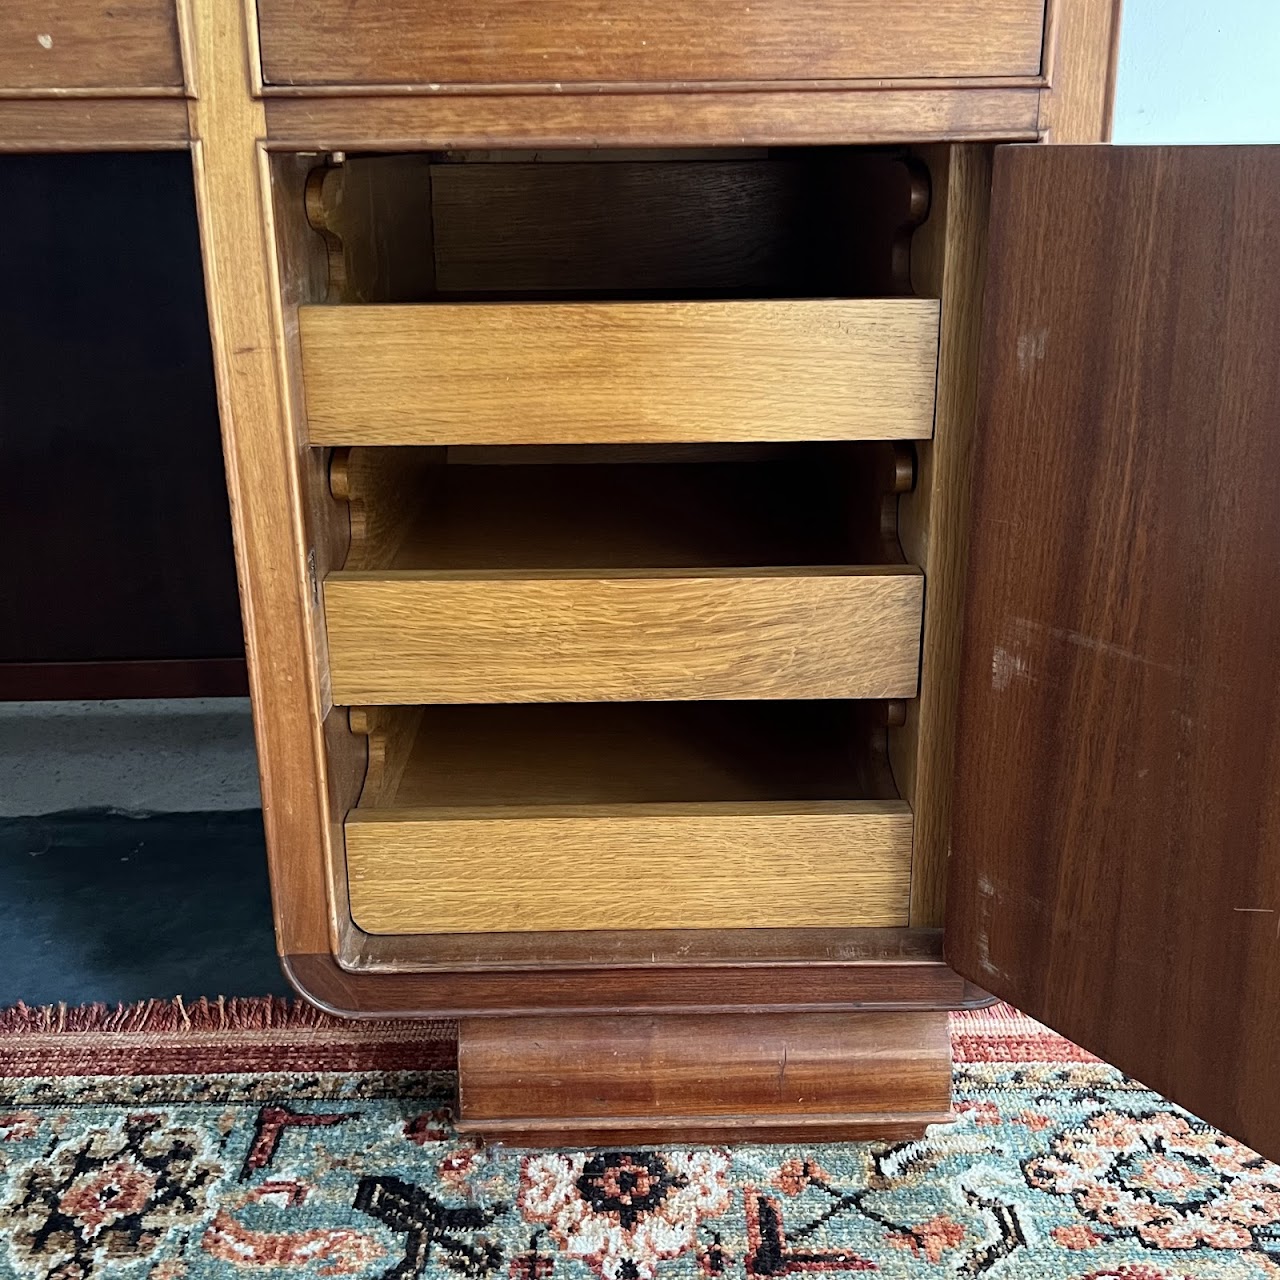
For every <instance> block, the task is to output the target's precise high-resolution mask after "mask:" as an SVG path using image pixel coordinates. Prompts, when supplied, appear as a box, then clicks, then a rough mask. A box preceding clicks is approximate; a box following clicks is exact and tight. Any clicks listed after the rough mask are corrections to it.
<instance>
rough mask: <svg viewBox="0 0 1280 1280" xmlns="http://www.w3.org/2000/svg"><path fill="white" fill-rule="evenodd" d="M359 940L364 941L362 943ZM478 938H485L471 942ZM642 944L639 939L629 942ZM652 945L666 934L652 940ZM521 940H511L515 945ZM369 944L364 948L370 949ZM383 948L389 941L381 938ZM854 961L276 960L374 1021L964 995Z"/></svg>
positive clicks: (927, 977)
mask: <svg viewBox="0 0 1280 1280" xmlns="http://www.w3.org/2000/svg"><path fill="white" fill-rule="evenodd" d="M366 936H367V935H366ZM469 936H470V937H471V938H472V939H477V940H478V939H481V938H483V937H484V936H485V935H483V934H471V935H469ZM628 936H630V937H642V936H644V935H643V934H635V933H633V934H630V935H628ZM649 936H650V937H652V938H654V939H660V938H663V937H665V936H667V935H666V934H662V933H655V934H650V935H649ZM520 937H521V935H519V934H512V935H510V938H511V939H512V940H517V939H519V938H520ZM372 940H373V939H371V941H372ZM383 940H384V941H388V942H394V941H395V940H394V939H391V938H387V939H383ZM852 951H853V953H854V955H855V958H854V959H852V960H845V959H841V960H837V961H828V962H820V963H810V964H786V963H783V964H774V963H767V962H766V963H750V962H747V963H742V962H733V963H728V964H717V963H714V962H710V963H706V962H704V963H702V964H697V965H690V966H673V965H670V964H664V963H662V962H661V961H659V962H658V963H653V962H650V963H647V964H645V963H640V964H592V963H587V964H562V965H557V966H540V965H538V964H537V963H536V962H532V963H531V962H529V961H524V962H519V961H517V962H512V963H510V964H506V965H496V966H481V967H477V966H475V965H472V964H427V965H423V966H422V967H420V968H419V969H418V970H416V971H412V972H409V971H405V970H400V969H396V968H392V967H388V968H387V969H385V970H384V971H381V972H359V971H357V972H353V971H350V970H347V969H344V968H342V967H340V965H339V963H338V961H337V960H335V958H334V957H333V955H332V954H331V953H329V952H327V951H326V952H301V953H293V954H286V955H285V956H284V957H283V958H282V963H283V966H284V970H285V973H286V974H287V975H288V977H289V980H290V982H291V983H293V985H294V986H295V987H296V988H297V989H298V990H299V991H301V992H303V993H305V994H306V996H307V998H308V999H309V1000H311V1001H312V1002H313V1003H315V1004H317V1005H319V1006H320V1007H321V1008H323V1009H331V1010H335V1011H350V1012H353V1013H358V1014H364V1015H373V1016H386V1017H391V1016H399V1015H405V1014H408V1015H412V1016H415V1017H463V1016H466V1015H468V1014H477V1015H485V1016H487V1015H491V1014H520V1015H525V1014H530V1013H541V1012H546V1013H560V1012H566V1011H570V1010H571V1011H573V1012H576V1013H583V1014H592V1015H594V1014H611V1013H618V1012H620V1011H623V1012H630V1011H633V1010H634V1011H636V1012H640V1011H643V1012H647V1013H666V1012H695V1013H696V1012H701V1013H715V1012H728V1011H732V1010H748V1011H752V1012H755V1013H764V1012H773V1011H777V1012H794V1011H796V1010H813V1011H818V1010H823V1009H826V1010H847V1011H852V1010H860V1009H868V1008H870V1009H877V1010H885V1009H951V1008H960V1007H961V1006H962V1005H964V1004H965V1003H966V1000H967V999H969V998H970V997H969V993H970V992H971V988H970V987H969V985H968V984H967V983H965V981H964V980H963V979H962V978H960V977H959V976H958V975H957V974H955V973H954V972H953V971H952V970H951V969H949V968H947V966H946V965H944V964H940V963H922V962H908V963H893V962H887V963H880V962H876V961H867V960H865V959H861V958H857V948H856V947H855V948H853V949H852Z"/></svg>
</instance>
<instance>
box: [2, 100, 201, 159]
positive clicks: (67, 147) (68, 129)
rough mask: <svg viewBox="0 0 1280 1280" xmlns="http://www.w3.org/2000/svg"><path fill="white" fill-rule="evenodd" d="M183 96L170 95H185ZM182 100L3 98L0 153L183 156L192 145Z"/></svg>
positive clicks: (185, 105)
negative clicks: (178, 153)
mask: <svg viewBox="0 0 1280 1280" xmlns="http://www.w3.org/2000/svg"><path fill="white" fill-rule="evenodd" d="M181 92H182V91H181V90H180V89H179V90H174V91H172V93H173V94H178V95H180V94H181ZM189 141H190V133H189V131H188V128H187V102H186V100H185V99H184V98H182V97H181V96H170V94H169V93H168V92H166V94H165V96H160V95H159V94H156V95H154V96H150V97H143V96H132V97H127V98H126V97H119V98H112V97H105V96H98V95H97V93H96V91H95V93H94V95H93V96H89V95H63V96H59V97H48V98H32V97H27V96H23V97H17V98H13V97H0V153H2V152H7V151H8V152H23V151H44V152H48V151H182V150H185V149H186V147H187V146H188V145H189Z"/></svg>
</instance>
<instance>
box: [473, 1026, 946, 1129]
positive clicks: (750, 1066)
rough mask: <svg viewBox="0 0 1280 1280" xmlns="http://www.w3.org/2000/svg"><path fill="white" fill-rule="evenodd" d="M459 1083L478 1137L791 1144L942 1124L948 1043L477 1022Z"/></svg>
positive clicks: (764, 1029)
mask: <svg viewBox="0 0 1280 1280" xmlns="http://www.w3.org/2000/svg"><path fill="white" fill-rule="evenodd" d="M458 1076H459V1117H458V1122H459V1128H460V1129H461V1130H462V1131H463V1132H465V1133H474V1134H477V1135H483V1136H484V1137H486V1138H493V1137H502V1136H505V1137H506V1138H507V1139H508V1140H511V1138H512V1136H513V1135H517V1134H524V1135H527V1136H528V1137H531V1138H533V1139H534V1140H535V1141H536V1142H537V1143H539V1144H541V1143H546V1142H549V1141H552V1137H551V1135H552V1134H555V1135H557V1136H556V1138H555V1140H556V1141H559V1140H560V1139H561V1137H562V1136H563V1137H565V1138H567V1140H568V1142H569V1145H579V1144H584V1143H587V1142H589V1141H596V1140H598V1141H602V1142H604V1143H606V1144H608V1145H610V1146H616V1145H617V1144H618V1143H619V1142H628V1143H635V1142H645V1141H649V1142H653V1141H658V1142H661V1141H670V1140H672V1139H673V1138H674V1139H676V1140H678V1141H682V1142H683V1141H699V1142H702V1141H715V1140H716V1139H717V1137H718V1138H719V1139H720V1140H725V1139H728V1140H742V1139H744V1138H747V1139H751V1140H755V1141H782V1140H784V1134H785V1135H788V1136H790V1137H791V1138H792V1139H793V1140H797V1141H799V1140H804V1139H806V1138H808V1139H812V1138H813V1136H814V1133H815V1132H816V1131H822V1132H824V1134H827V1135H834V1134H836V1133H844V1134H848V1133H850V1132H853V1131H855V1128H856V1131H857V1132H859V1133H861V1134H863V1135H864V1136H866V1135H867V1134H868V1133H869V1132H874V1131H875V1130H874V1126H876V1125H877V1124H879V1125H880V1126H883V1127H885V1128H887V1127H889V1126H895V1125H896V1126H898V1128H896V1129H895V1132H900V1131H902V1127H904V1126H905V1127H907V1128H908V1129H909V1130H910V1131H911V1132H917V1131H919V1129H920V1126H922V1125H924V1124H926V1123H930V1122H933V1121H937V1120H940V1119H947V1118H949V1113H950V1106H951V1044H950V1039H949V1036H948V1031H947V1023H946V1018H945V1016H941V1015H934V1016H932V1017H930V1016H921V1015H907V1014H900V1013H856V1014H827V1015H821V1014H819V1015H815V1014H808V1015H788V1014H769V1015H764V1016H759V1017H755V1016H750V1015H742V1014H736V1015H735V1014H727V1015H721V1016H719V1017H713V1018H699V1017H694V1016H689V1015H683V1016H682V1015H678V1014H677V1015H670V1014H669V1015H666V1016H662V1017H654V1016H649V1017H645V1016H638V1017H636V1016H633V1017H629V1018H583V1017H572V1016H565V1017H558V1018H547V1017H542V1018H529V1019H524V1018H521V1019H507V1018H484V1019H474V1018H473V1019H467V1020H465V1021H464V1022H463V1024H462V1026H461V1027H460V1028H459V1037H458ZM912 1126H914V1127H912ZM693 1133H698V1134H699V1135H701V1136H699V1137H697V1138H694V1137H692V1136H691V1135H692V1134H693ZM587 1134H590V1135H592V1137H591V1138H590V1139H588V1137H587V1136H586V1135H587ZM713 1134H714V1135H716V1136H714V1137H713V1136H710V1135H713ZM596 1135H600V1136H599V1137H597V1136H596Z"/></svg>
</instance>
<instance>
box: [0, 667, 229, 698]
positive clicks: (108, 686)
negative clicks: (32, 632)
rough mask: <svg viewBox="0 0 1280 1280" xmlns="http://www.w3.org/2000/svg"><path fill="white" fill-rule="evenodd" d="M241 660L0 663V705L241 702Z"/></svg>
mask: <svg viewBox="0 0 1280 1280" xmlns="http://www.w3.org/2000/svg"><path fill="white" fill-rule="evenodd" d="M248 692H249V677H248V674H247V672H246V669H245V663H244V659H243V658H192V659H183V658H168V659H163V660H161V661H159V662H139V661H127V662H0V702H61V701H67V700H75V701H81V700H89V699H93V700H102V699H107V698H243V697H245V696H246V695H247V694H248Z"/></svg>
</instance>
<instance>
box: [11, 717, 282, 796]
mask: <svg viewBox="0 0 1280 1280" xmlns="http://www.w3.org/2000/svg"><path fill="white" fill-rule="evenodd" d="M260 806H261V800H260V798H259V794H258V762H257V756H256V754H255V753H254V749H253V721H252V719H251V717H250V713H249V700H248V698H182V699H175V700H160V699H157V700H154V701H129V702H0V817H26V816H29V815H31V814H42V813H57V812H58V811H59V810H62V809H95V808H101V809H120V810H123V811H126V812H129V813H195V812H205V811H213V810H227V809H231V810H235V809H257V808H259V807H260Z"/></svg>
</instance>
